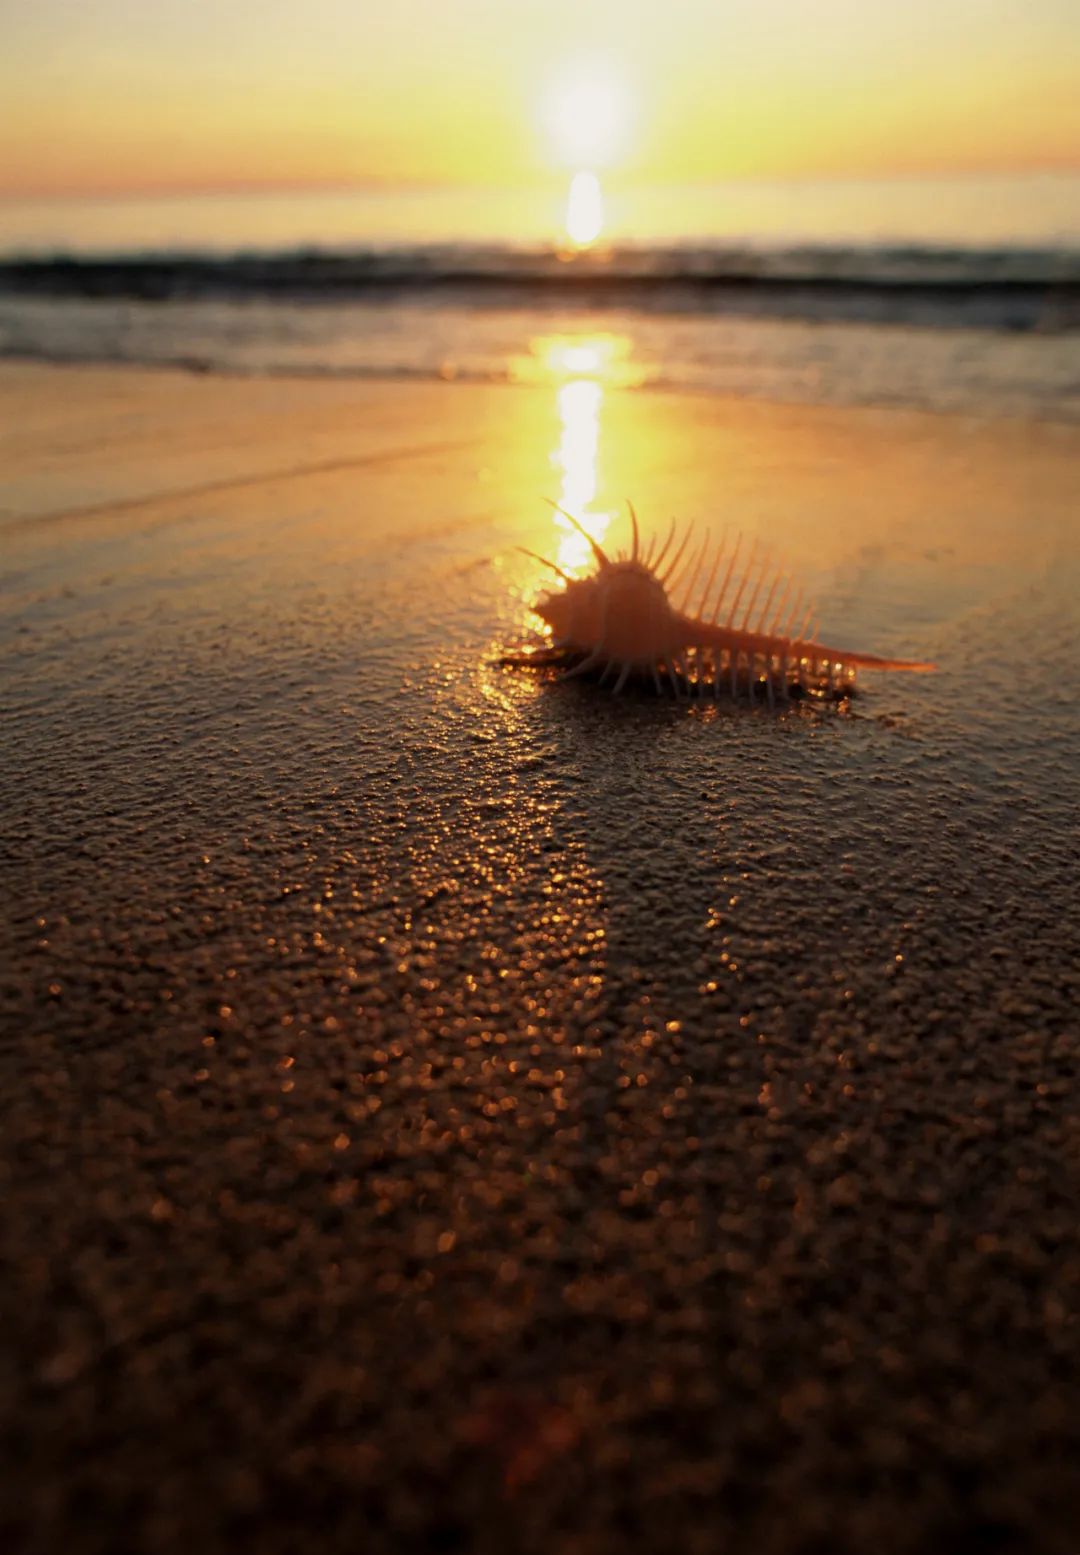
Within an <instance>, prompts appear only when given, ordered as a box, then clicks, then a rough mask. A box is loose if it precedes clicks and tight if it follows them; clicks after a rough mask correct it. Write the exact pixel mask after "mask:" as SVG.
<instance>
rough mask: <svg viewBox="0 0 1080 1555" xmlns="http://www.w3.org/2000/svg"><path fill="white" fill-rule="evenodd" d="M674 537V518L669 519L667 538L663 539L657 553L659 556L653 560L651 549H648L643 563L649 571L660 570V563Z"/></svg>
mask: <svg viewBox="0 0 1080 1555" xmlns="http://www.w3.org/2000/svg"><path fill="white" fill-rule="evenodd" d="M674 538H675V520H674V519H672V520H671V525H670V527H669V529H668V532H667V539H666V540H665V541H664V543H663V545H662V546H661V547H660V554H659V556H658V557H657V558H656V560H655V561H653V559H652V551H651V549H650V552H649V555H648V557H647V558H646V560H645V565H646V567H648V568H649V570H650V571H651V572H657V573H658V572H659V571H660V563H661V562H662V561H663V559H664V557H665V556H666V555H667V553H668V547H669V546H670V544H671V542H672V540H674Z"/></svg>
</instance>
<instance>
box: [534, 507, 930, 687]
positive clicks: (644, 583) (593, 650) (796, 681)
mask: <svg viewBox="0 0 1080 1555" xmlns="http://www.w3.org/2000/svg"><path fill="white" fill-rule="evenodd" d="M551 505H552V507H554V508H555V509H556V511H557V512H560V513H562V514H563V516H564V517H565V518H566V519H568V520H569V522H570V523H571V524H573V526H574V528H575V529H576V530H577V531H578V533H579V534H581V535H583V536H584V538H585V539H586V540H587V541H588V543H589V546H590V547H591V549H592V553H593V557H594V558H595V561H596V571H595V572H593V573H590V574H589V576H587V577H584V578H572V577H570V576H569V574H567V573H566V572H564V571H563V569H562V568H561V567H558V566H556V564H555V563H554V562H550V561H547V560H546V559H545V558H544V557H542V556H536V555H535V553H534V552H532V551H529V552H527V553H526V554H527V555H530V556H533V558H534V560H536V561H539V562H542V563H543V565H544V566H545V567H550V568H551V569H552V570H553V571H554V572H556V573H557V574H558V575H559V577H560V578H561V579H562V580H563V584H564V587H563V588H561V589H559V590H557V591H555V592H552V593H547V594H543V595H542V596H541V597H540V598H539V599H538V600H537V602H536V604H535V605H534V606H533V609H534V610H535V612H536V614H537V615H538V616H540V617H541V619H542V620H543V621H545V622H546V623H547V625H548V626H549V627H550V628H551V633H552V643H551V646H550V648H549V649H548V650H546V651H544V652H542V653H539V654H533V655H531V656H530V659H529V660H528V661H527V662H533V663H558V662H562V663H565V664H566V665H567V666H568V668H567V674H568V675H583V674H587V673H588V672H590V671H596V672H597V674H598V677H599V679H600V681H601V682H603V681H604V680H606V679H607V678H608V676H610V675H614V676H615V690H616V692H619V691H621V690H622V689H623V687H624V686H625V685H626V683H627V681H628V680H629V679H630V678H631V677H636V678H638V679H643V680H644V681H646V683H648V682H649V681H651V682H652V684H653V685H654V686H655V688H656V690H657V691H662V690H663V689H664V688H665V687H670V689H671V690H672V691H673V692H674V693H675V695H676V696H681V695H686V694H690V695H708V696H713V697H719V696H720V694H721V692H729V693H730V694H731V695H732V696H737V695H740V694H743V695H746V696H747V697H749V699H750V701H753V700H754V697H755V694H760V695H761V696H763V697H764V698H765V699H767V701H768V702H769V703H770V705H771V704H772V703H774V702H775V701H776V700H777V699H780V700H785V699H786V698H788V697H790V696H791V695H792V694H795V695H799V694H806V693H808V692H809V693H815V694H819V695H825V696H830V697H836V696H838V695H840V696H843V695H847V694H848V693H849V692H850V691H851V690H852V689H853V687H854V683H855V676H856V671H858V670H860V669H874V670H916V671H926V670H933V669H934V668H935V667H936V666H935V665H933V664H925V663H917V662H914V661H911V660H907V659H884V658H879V657H877V656H876V655H875V654H870V653H853V652H849V651H848V650H847V649H844V648H829V647H826V646H825V645H824V644H823V643H821V642H820V641H819V640H818V630H817V626H816V621H815V611H814V607H813V605H807V604H806V603H805V601H804V598H803V591H802V590H801V589H799V590H798V591H796V590H795V587H794V584H793V583H792V580H791V578H790V577H785V576H784V575H783V574H782V573H781V571H780V570H779V569H777V568H775V567H773V566H770V565H769V561H768V558H767V557H765V556H762V557H760V558H759V555H758V547H757V545H756V544H755V545H754V546H752V547H751V548H750V551H749V553H748V556H747V559H746V565H745V568H743V569H741V570H740V569H738V567H737V563H738V560H739V553H740V551H741V549H742V537H741V535H740V536H739V537H737V538H736V539H735V541H734V543H733V544H730V545H729V543H728V542H727V541H726V540H724V541H722V542H721V543H720V544H719V546H717V547H716V548H715V550H714V553H713V554H712V556H711V558H710V554H709V553H710V545H709V540H708V538H706V539H705V541H704V542H703V543H702V545H701V546H700V547H699V548H698V550H697V551H696V552H695V553H694V554H693V555H692V556H691V557H690V559H689V560H688V561H687V562H686V563H685V564H684V562H683V558H684V556H685V554H686V549H687V546H688V545H689V543H690V533H691V530H692V527H693V526H692V525H691V526H690V528H688V529H687V531H686V533H685V534H684V535H683V537H682V539H681V540H680V541H679V542H678V543H677V544H675V540H676V535H675V525H674V522H673V523H672V525H671V528H670V529H669V530H668V533H667V537H666V539H665V540H664V542H663V544H662V545H659V548H658V542H657V540H656V539H654V540H652V541H651V542H650V544H649V547H648V549H647V550H643V548H642V545H641V540H640V536H639V532H638V521H637V514H636V513H635V512H634V508H633V504H632V503H628V504H627V506H628V507H629V509H630V522H631V526H632V530H633V544H632V548H631V550H630V552H629V554H627V553H626V552H621V553H620V554H619V555H617V556H616V557H615V559H614V560H611V559H610V558H609V557H608V556H606V555H605V553H604V551H603V550H602V549H601V547H600V546H599V544H598V543H597V542H596V541H595V540H594V539H593V537H592V536H591V535H590V534H589V533H588V531H587V530H586V529H584V528H583V526H582V525H581V524H580V523H579V521H578V520H577V519H576V518H575V517H574V516H573V514H572V513H567V512H566V510H565V508H561V507H559V506H558V504H557V503H552V504H551ZM673 544H675V549H674V551H673V552H672V545H673ZM669 553H671V554H670V559H669ZM702 578H704V580H705V581H704V584H703V585H701V579H702ZM718 580H721V581H720V582H719V586H717V583H718ZM669 589H670V593H669ZM729 599H730V604H728V600H729ZM695 600H696V601H697V606H696V610H692V609H691V606H692V605H693V603H694V601H695Z"/></svg>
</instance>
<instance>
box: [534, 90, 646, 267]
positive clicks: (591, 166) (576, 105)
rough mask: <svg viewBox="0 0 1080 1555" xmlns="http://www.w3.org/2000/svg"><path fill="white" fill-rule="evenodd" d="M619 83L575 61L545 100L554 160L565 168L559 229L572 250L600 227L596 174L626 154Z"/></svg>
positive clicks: (586, 244)
mask: <svg viewBox="0 0 1080 1555" xmlns="http://www.w3.org/2000/svg"><path fill="white" fill-rule="evenodd" d="M628 117H629V116H628V103H627V94H626V91H625V88H624V86H623V83H622V82H621V81H620V80H619V79H618V78H617V77H616V76H615V75H614V74H613V72H612V71H611V70H610V68H609V67H608V66H607V65H605V64H604V63H603V62H602V61H593V62H589V61H580V60H579V61H578V62H576V63H575V64H573V65H571V66H568V67H567V68H566V69H564V70H563V72H562V73H561V74H560V75H559V76H557V77H556V78H555V79H554V80H553V81H552V83H551V84H550V87H549V89H548V92H547V94H546V97H545V100H544V123H545V127H546V130H547V135H548V139H549V142H550V146H551V152H552V156H553V160H555V161H556V162H558V163H559V165H560V166H562V167H565V168H569V169H570V172H571V178H570V185H569V188H568V190H567V196H566V212H565V217H564V225H565V228H566V236H567V238H568V239H569V241H570V244H571V246H572V247H573V248H575V249H583V248H589V247H591V246H592V244H594V243H595V242H596V240H597V238H598V237H599V236H600V234H601V232H602V231H603V227H604V196H603V190H602V189H601V187H600V174H599V170H600V169H602V168H607V167H610V165H611V164H612V162H613V161H615V159H616V158H617V157H619V156H620V155H621V154H622V152H623V151H624V150H625V144H626V131H627V123H628Z"/></svg>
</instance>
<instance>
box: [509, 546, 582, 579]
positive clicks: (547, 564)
mask: <svg viewBox="0 0 1080 1555" xmlns="http://www.w3.org/2000/svg"><path fill="white" fill-rule="evenodd" d="M517 549H518V550H519V551H520V552H521V554H522V556H531V557H532V559H533V561H534V562H539V563H540V565H541V566H543V567H550V568H551V570H552V572H555V573H558V575H559V577H560V578H561V579H562V580H563V582H564V583H573V581H574V580H573V578H572V577H571V576H570V574H569V573H568V572H563V570H562V568H561V567H560V566H558V565H557V564H556V563H555V562H550V561H548V559H547V557H546V556H540V555H539V554H538V553H537V552H536V551H530V550H529V548H528V546H525V545H519V546H518V547H517Z"/></svg>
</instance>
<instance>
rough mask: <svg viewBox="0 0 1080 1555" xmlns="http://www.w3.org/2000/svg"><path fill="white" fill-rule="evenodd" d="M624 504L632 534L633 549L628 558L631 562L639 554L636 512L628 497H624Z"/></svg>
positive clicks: (635, 559) (634, 560)
mask: <svg viewBox="0 0 1080 1555" xmlns="http://www.w3.org/2000/svg"><path fill="white" fill-rule="evenodd" d="M626 505H627V507H628V508H629V509H630V528H631V530H632V531H633V535H634V549H633V552H632V553H631V556H630V560H631V561H632V562H636V561H637V559H638V557H639V555H640V554H641V545H640V541H639V537H638V521H637V514H636V513H635V512H634V504H633V503H632V502H631V501H630V498H629V497H627V499H626Z"/></svg>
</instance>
